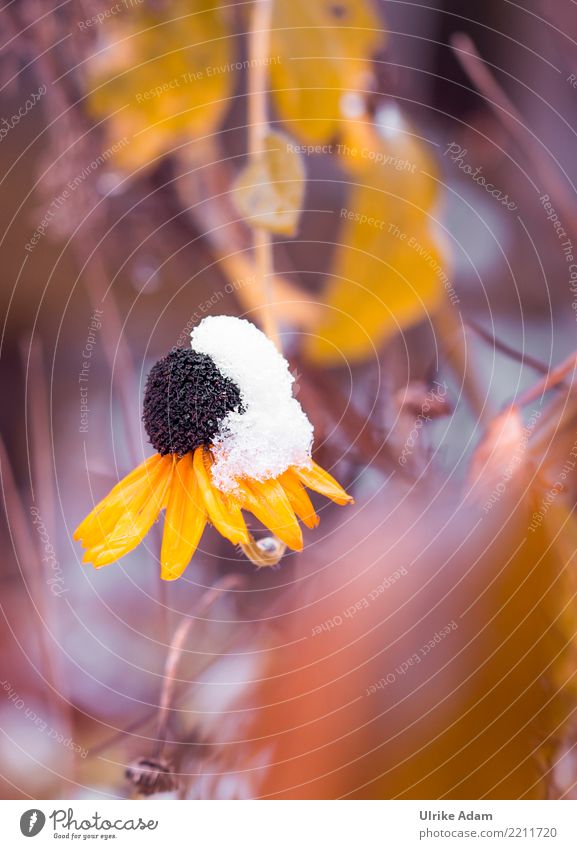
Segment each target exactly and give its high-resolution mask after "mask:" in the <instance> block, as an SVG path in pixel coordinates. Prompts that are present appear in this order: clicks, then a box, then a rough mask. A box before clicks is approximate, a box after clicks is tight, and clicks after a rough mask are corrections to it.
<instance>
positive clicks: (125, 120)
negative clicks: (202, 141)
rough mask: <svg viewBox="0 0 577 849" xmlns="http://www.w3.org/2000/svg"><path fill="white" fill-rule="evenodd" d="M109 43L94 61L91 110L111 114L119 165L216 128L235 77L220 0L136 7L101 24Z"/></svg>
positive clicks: (144, 159)
mask: <svg viewBox="0 0 577 849" xmlns="http://www.w3.org/2000/svg"><path fill="white" fill-rule="evenodd" d="M101 27H102V35H103V38H104V42H105V47H104V48H103V49H101V50H99V51H98V52H97V53H95V55H94V56H92V57H91V58H90V59H89V61H88V63H87V74H88V80H87V86H88V89H89V91H90V94H89V97H88V103H89V109H90V111H91V112H92V114H93V115H94V117H95V118H97V119H102V118H103V117H105V118H107V120H106V121H105V124H104V126H105V128H106V131H107V134H108V137H109V143H110V145H115V144H116V143H118V142H119V140H123V139H126V140H127V141H128V143H127V144H125V145H122V146H121V147H120V148H119V149H118V150H117V151H116V160H117V163H118V165H120V166H122V167H124V168H126V169H134V168H138V167H140V166H142V165H145V164H147V163H148V162H149V161H150V160H152V159H154V158H155V157H157V156H158V155H161V154H163V153H166V152H168V151H170V150H171V149H172V148H173V147H174V146H175V145H176V144H177V143H178V141H179V139H180V137H181V136H186V137H189V136H193V137H194V136H198V135H206V134H207V133H210V132H211V131H212V130H213V129H214V128H215V127H217V126H218V124H219V123H220V121H221V119H222V117H223V114H224V112H225V110H226V108H227V107H228V102H229V98H230V96H231V94H232V89H233V86H234V84H235V79H236V74H235V72H234V68H233V67H231V63H232V62H233V61H234V56H233V44H234V40H233V38H232V36H231V35H230V33H229V27H228V15H227V10H226V8H224V7H222V8H221V7H220V5H219V4H218V3H215V0H174V2H172V3H167V4H158V6H154V7H153V8H151V7H150V5H145V4H143V5H142V6H134V7H133V8H131V10H130V14H128V13H127V14H126V15H124V16H121V15H116V16H111V17H110V18H107V19H106V20H105V21H104V23H103V24H102V25H101Z"/></svg>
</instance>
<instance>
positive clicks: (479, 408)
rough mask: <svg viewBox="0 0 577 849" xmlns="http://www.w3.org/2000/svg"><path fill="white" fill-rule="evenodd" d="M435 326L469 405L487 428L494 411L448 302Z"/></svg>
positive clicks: (437, 317) (435, 321) (436, 319)
mask: <svg viewBox="0 0 577 849" xmlns="http://www.w3.org/2000/svg"><path fill="white" fill-rule="evenodd" d="M434 324H435V327H436V330H437V332H438V334H439V337H440V339H441V343H442V345H443V348H444V351H445V355H446V357H447V360H448V362H449V364H450V366H451V368H452V370H453V371H454V373H455V375H456V376H457V378H458V379H459V380H460V381H461V382H462V385H463V391H464V392H465V394H466V396H467V399H468V401H469V404H470V406H471V408H472V410H473V411H474V412H475V415H476V416H477V417H478V419H479V422H480V423H481V424H483V425H484V426H487V425H488V424H489V423H490V422H491V420H492V418H493V414H494V411H493V410H492V408H491V405H490V404H489V401H488V398H487V397H486V396H484V395H483V392H482V390H481V387H480V386H479V382H478V379H477V376H476V375H475V374H474V372H473V371H472V369H471V367H470V363H469V356H468V351H467V344H466V335H465V332H464V327H463V326H462V324H460V323H459V322H458V321H457V317H456V315H455V312H454V310H453V307H452V306H451V305H450V304H449V303H448V301H447V302H446V303H444V304H442V305H441V308H440V309H439V310H438V311H437V313H436V315H435V318H434Z"/></svg>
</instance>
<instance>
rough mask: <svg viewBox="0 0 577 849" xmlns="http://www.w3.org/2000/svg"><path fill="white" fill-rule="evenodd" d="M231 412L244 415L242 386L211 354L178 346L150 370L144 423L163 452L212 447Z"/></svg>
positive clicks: (145, 394)
mask: <svg viewBox="0 0 577 849" xmlns="http://www.w3.org/2000/svg"><path fill="white" fill-rule="evenodd" d="M232 410H239V411H240V412H242V411H243V409H242V404H241V397H240V391H239V389H238V386H237V385H236V384H235V383H234V382H233V381H232V380H230V378H228V377H225V376H224V375H223V374H222V373H221V372H220V371H219V369H218V368H217V367H216V365H215V364H214V361H213V360H212V359H211V358H210V357H209V356H207V355H206V354H199V353H197V352H196V351H192V350H190V349H185V348H173V350H172V351H171V352H170V353H169V354H167V356H166V357H163V358H162V359H161V360H159V361H158V362H157V363H156V364H155V365H154V366H153V367H152V369H151V370H150V374H149V375H148V379H147V381H146V390H145V393H144V405H143V415H142V419H143V421H144V427H145V428H146V432H147V434H148V438H149V439H150V442H151V444H152V446H153V447H154V448H155V449H156V450H157V451H158V452H159V453H160V454H178V455H180V456H182V455H183V454H186V453H187V452H188V451H194V449H195V448H198V447H199V446H200V445H207V446H208V445H210V444H211V442H212V440H213V439H214V437H215V436H216V434H217V433H218V431H219V428H220V425H221V422H222V420H223V419H224V418H225V416H226V415H227V413H229V412H231V411H232Z"/></svg>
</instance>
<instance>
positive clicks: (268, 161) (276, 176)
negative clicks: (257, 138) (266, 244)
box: [231, 132, 305, 236]
mask: <svg viewBox="0 0 577 849" xmlns="http://www.w3.org/2000/svg"><path fill="white" fill-rule="evenodd" d="M292 147H294V146H292ZM304 190H305V169H304V165H303V162H302V157H301V155H300V153H298V152H296V151H295V150H293V149H292V148H291V140H290V139H289V138H288V136H285V135H284V133H278V132H269V133H267V135H266V136H265V138H264V140H263V149H262V151H261V152H260V153H259V154H258V155H257V156H256V157H255V158H254V159H253V160H252V161H250V162H249V163H248V165H247V166H246V167H245V168H244V169H243V170H242V171H241V173H240V174H239V176H238V178H237V179H236V180H235V182H234V184H233V186H232V189H231V197H232V200H233V202H234V204H235V206H236V208H237V209H238V211H239V213H240V214H241V215H242V217H243V218H245V219H246V221H247V223H249V224H251V225H252V226H253V227H262V228H264V229H266V230H269V231H270V232H271V233H283V234H285V235H287V236H292V235H294V233H295V231H296V228H297V224H298V220H299V216H300V213H301V210H302V205H303V197H304Z"/></svg>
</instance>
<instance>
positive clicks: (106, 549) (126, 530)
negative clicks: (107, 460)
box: [84, 455, 174, 567]
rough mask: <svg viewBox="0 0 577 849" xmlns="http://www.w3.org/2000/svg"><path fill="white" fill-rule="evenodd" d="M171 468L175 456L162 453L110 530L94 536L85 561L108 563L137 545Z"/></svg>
mask: <svg viewBox="0 0 577 849" xmlns="http://www.w3.org/2000/svg"><path fill="white" fill-rule="evenodd" d="M173 468H174V457H173V456H172V455H168V456H166V457H163V458H162V460H161V462H160V463H159V464H158V466H157V467H156V469H155V471H154V473H153V474H152V475H151V476H150V477H149V478H148V480H145V481H143V483H142V485H141V492H140V493H139V495H138V497H137V498H135V499H134V500H133V502H132V503H131V504H130V505H129V506H128V507H127V509H126V510H125V511H124V512H123V513H122V515H121V517H120V519H119V520H118V521H117V522H116V524H115V526H114V528H113V530H112V531H111V532H110V533H107V534H103V535H101V536H100V538H95V544H94V545H91V546H90V548H89V550H88V551H87V553H86V555H85V557H84V562H92V563H93V564H94V566H96V567H100V566H107V565H109V564H110V563H114V561H115V560H118V559H119V558H120V557H124V555H125V554H128V552H129V551H132V549H133V548H136V546H137V545H138V544H139V543H140V542H141V541H142V540H143V539H144V537H145V536H146V534H147V533H148V531H149V530H150V528H151V527H152V525H153V523H154V521H155V520H156V518H157V516H158V514H159V512H160V510H161V509H162V505H163V503H164V499H165V497H166V492H167V489H168V487H169V486H170V482H171V479H172V471H173Z"/></svg>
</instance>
